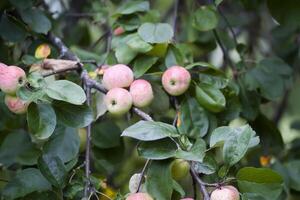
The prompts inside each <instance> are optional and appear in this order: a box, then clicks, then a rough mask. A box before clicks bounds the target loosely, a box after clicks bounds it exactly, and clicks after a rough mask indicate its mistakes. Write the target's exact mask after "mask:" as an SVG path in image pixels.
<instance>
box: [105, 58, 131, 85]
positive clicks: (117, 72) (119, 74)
mask: <svg viewBox="0 0 300 200" xmlns="http://www.w3.org/2000/svg"><path fill="white" fill-rule="evenodd" d="M133 79H134V77H133V72H132V70H131V69H130V68H129V67H128V66H126V65H123V64H118V65H114V66H112V67H109V68H108V69H106V70H105V72H104V74H103V80H102V83H103V85H104V87H105V88H106V89H107V90H110V89H113V88H126V87H129V86H130V84H131V83H132V82H133Z"/></svg>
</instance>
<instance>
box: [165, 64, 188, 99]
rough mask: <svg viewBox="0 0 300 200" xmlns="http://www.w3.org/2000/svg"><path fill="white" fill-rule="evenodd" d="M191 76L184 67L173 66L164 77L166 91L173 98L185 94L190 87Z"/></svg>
mask: <svg viewBox="0 0 300 200" xmlns="http://www.w3.org/2000/svg"><path fill="white" fill-rule="evenodd" d="M190 82H191V75H190V73H189V72H188V70H186V69H185V68H184V67H180V66H173V67H170V68H169V69H167V71H165V72H164V74H163V76H162V85H163V87H164V89H165V90H166V91H167V92H168V93H169V94H170V95H172V96H179V95H181V94H183V93H184V92H185V91H186V90H187V89H188V88H189V86H190Z"/></svg>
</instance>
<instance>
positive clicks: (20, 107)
mask: <svg viewBox="0 0 300 200" xmlns="http://www.w3.org/2000/svg"><path fill="white" fill-rule="evenodd" d="M5 104H6V106H7V108H8V109H9V110H10V111H11V112H13V113H16V114H24V113H26V111H27V108H28V105H29V102H25V101H23V100H21V99H20V98H19V97H15V96H10V95H5Z"/></svg>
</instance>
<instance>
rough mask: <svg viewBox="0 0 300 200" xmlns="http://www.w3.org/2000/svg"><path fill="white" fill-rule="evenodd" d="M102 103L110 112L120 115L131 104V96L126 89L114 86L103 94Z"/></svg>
mask: <svg viewBox="0 0 300 200" xmlns="http://www.w3.org/2000/svg"><path fill="white" fill-rule="evenodd" d="M104 103H105V105H106V107H107V110H108V111H109V112H110V113H111V114H113V115H117V116H120V115H123V114H125V113H127V112H128V111H129V110H130V108H131V106H132V97H131V95H130V93H129V92H128V91H127V90H125V89H123V88H114V89H111V90H109V91H108V93H107V94H106V95H105V97H104Z"/></svg>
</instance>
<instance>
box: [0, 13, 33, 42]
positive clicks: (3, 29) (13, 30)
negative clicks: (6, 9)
mask: <svg viewBox="0 0 300 200" xmlns="http://www.w3.org/2000/svg"><path fill="white" fill-rule="evenodd" d="M0 36H1V37H2V38H3V40H7V41H11V42H20V41H23V40H24V39H25V38H26V36H27V32H26V30H25V29H24V28H23V27H22V26H21V23H20V22H18V21H16V20H14V19H12V18H11V17H9V16H7V15H6V14H3V15H2V17H1V21H0Z"/></svg>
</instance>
